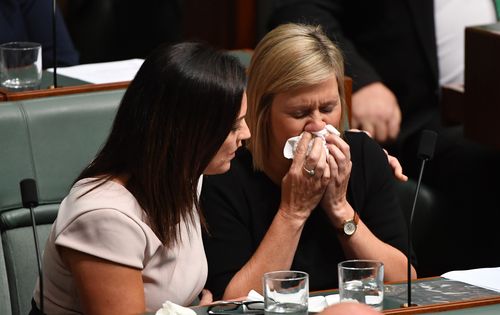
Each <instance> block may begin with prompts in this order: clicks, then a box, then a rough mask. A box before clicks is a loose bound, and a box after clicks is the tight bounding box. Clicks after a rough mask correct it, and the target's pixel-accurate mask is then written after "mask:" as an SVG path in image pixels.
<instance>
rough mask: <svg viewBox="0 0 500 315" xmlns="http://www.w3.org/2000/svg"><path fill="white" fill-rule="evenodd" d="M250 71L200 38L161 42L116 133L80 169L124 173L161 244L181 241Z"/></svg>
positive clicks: (124, 104)
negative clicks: (200, 185) (181, 226)
mask: <svg viewBox="0 0 500 315" xmlns="http://www.w3.org/2000/svg"><path fill="white" fill-rule="evenodd" d="M244 88H245V70H244V68H243V67H242V66H241V65H240V63H239V62H238V61H237V60H236V59H235V58H234V57H231V56H229V55H226V54H224V53H222V52H219V51H216V50H214V49H212V48H210V47H208V46H206V45H203V44H200V43H181V44H177V45H173V46H161V47H159V48H157V49H156V50H155V51H153V52H152V53H151V55H150V56H148V58H147V59H146V60H145V62H144V64H143V65H142V67H141V68H140V70H139V72H138V73H137V75H136V77H135V78H134V80H133V81H132V82H131V84H130V86H129V87H128V89H127V91H126V92H125V95H124V97H123V99H122V101H121V104H120V107H119V109H118V112H117V114H116V117H115V120H114V123H113V127H112V130H111V133H110V135H109V138H108V140H107V141H106V143H105V145H104V147H103V148H102V149H101V151H100V152H99V153H98V154H97V156H96V158H95V159H94V161H93V162H92V163H91V164H90V165H89V166H88V167H87V168H86V169H85V170H84V171H83V172H82V173H81V174H80V176H79V177H78V179H77V181H78V180H80V179H82V178H88V177H95V178H98V179H104V180H105V181H107V180H111V179H113V178H118V177H120V178H122V177H123V178H126V188H127V189H128V190H129V191H130V192H131V193H132V194H133V195H134V197H135V198H136V199H137V201H138V202H139V204H140V206H141V207H142V208H143V209H144V211H145V213H146V215H147V219H148V221H147V222H148V224H149V225H150V227H151V228H152V230H153V231H154V232H155V234H156V235H157V236H158V238H159V239H160V240H161V241H162V243H163V244H164V245H167V246H171V245H173V244H174V243H176V242H177V241H178V240H179V237H180V236H179V222H180V221H181V219H182V220H186V221H187V220H191V222H193V221H194V220H195V217H194V214H195V212H194V211H193V208H196V210H197V211H198V213H199V215H200V219H201V222H202V223H204V220H203V215H202V214H201V212H200V211H199V204H198V197H197V185H198V180H199V177H200V176H201V174H202V173H203V171H204V170H205V168H206V167H207V166H208V164H209V162H210V161H211V160H212V158H213V157H214V156H215V154H216V153H217V151H218V149H219V148H220V146H221V145H222V143H223V142H224V140H225V139H226V137H227V135H228V134H229V132H230V131H231V128H232V126H233V124H234V122H235V120H236V119H237V117H238V115H239V111H240V107H241V101H242V97H243V91H244Z"/></svg>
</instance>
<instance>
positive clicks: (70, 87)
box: [0, 71, 130, 101]
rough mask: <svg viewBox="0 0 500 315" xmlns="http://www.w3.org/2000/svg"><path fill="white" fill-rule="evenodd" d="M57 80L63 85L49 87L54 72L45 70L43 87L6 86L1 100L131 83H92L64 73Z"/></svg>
mask: <svg viewBox="0 0 500 315" xmlns="http://www.w3.org/2000/svg"><path fill="white" fill-rule="evenodd" d="M57 81H58V85H59V86H61V87H58V88H57V89H54V88H49V86H50V85H51V84H52V73H49V72H47V71H44V72H43V75H42V83H41V89H39V90H32V91H22V92H12V91H8V90H6V89H4V88H0V101H18V100H25V99H31V98H39V97H49V96H59V95H68V94H76V93H86V92H97V91H107V90H115V89H124V88H126V87H127V86H128V85H129V83H130V82H129V81H124V82H114V83H105V84H90V83H88V82H85V81H81V80H78V79H73V78H69V77H66V76H63V75H58V77H57Z"/></svg>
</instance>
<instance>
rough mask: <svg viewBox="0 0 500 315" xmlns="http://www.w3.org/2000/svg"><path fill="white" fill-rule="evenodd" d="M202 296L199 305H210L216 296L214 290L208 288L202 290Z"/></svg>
mask: <svg viewBox="0 0 500 315" xmlns="http://www.w3.org/2000/svg"><path fill="white" fill-rule="evenodd" d="M200 295H201V298H200V303H199V305H200V306H201V305H208V304H210V303H212V302H213V301H214V298H213V296H212V292H210V290H208V289H203V290H201V293H200Z"/></svg>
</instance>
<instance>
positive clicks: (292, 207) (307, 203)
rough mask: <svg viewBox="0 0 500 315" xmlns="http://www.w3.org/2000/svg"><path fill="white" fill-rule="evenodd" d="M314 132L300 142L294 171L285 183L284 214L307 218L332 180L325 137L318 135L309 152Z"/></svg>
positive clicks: (282, 203)
mask: <svg viewBox="0 0 500 315" xmlns="http://www.w3.org/2000/svg"><path fill="white" fill-rule="evenodd" d="M311 140H312V135H311V134H310V133H308V132H304V134H303V136H302V138H301V140H300V141H299V143H298V145H297V149H296V151H295V157H294V159H293V162H292V165H291V166H290V170H289V171H288V173H287V174H286V175H285V177H283V180H282V183H281V205H280V209H279V211H280V212H281V214H282V215H284V216H286V217H289V218H294V219H298V220H301V221H305V220H307V218H308V217H309V215H310V213H311V211H312V210H313V209H314V208H315V207H316V206H317V205H318V203H319V201H320V200H321V198H322V196H323V194H324V192H325V189H326V186H327V185H328V183H329V181H330V168H329V167H328V164H327V162H326V152H325V149H324V146H323V140H322V139H321V138H314V139H313V140H312V141H313V145H312V148H311V151H310V152H309V154H307V145H308V143H309V142H310V141H311Z"/></svg>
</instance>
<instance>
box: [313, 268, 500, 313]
mask: <svg viewBox="0 0 500 315" xmlns="http://www.w3.org/2000/svg"><path fill="white" fill-rule="evenodd" d="M437 278H439V277H428V278H419V279H418V281H422V280H424V281H425V280H433V279H437ZM402 283H406V281H394V282H387V283H386V284H402ZM331 291H332V290H320V291H314V292H311V293H315V294H321V293H327V292H331ZM492 304H500V296H494V297H487V298H480V299H471V300H467V301H458V302H449V303H440V304H430V305H421V306H412V307H406V308H403V307H400V308H394V309H390V310H382V313H383V314H392V315H393V314H421V313H429V312H444V311H451V310H456V309H461V308H471V307H478V306H486V305H492Z"/></svg>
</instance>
